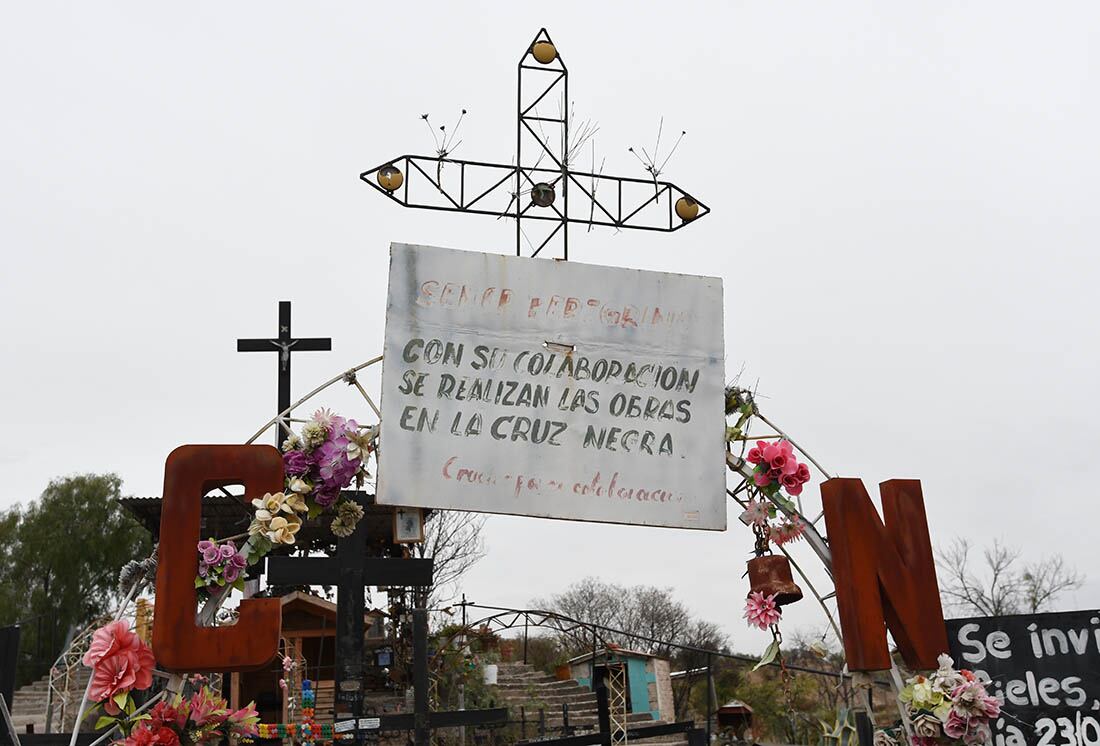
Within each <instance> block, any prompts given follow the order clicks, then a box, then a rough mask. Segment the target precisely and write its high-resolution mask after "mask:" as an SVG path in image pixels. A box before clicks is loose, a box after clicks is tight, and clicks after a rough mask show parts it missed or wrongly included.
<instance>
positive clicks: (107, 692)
mask: <svg viewBox="0 0 1100 746" xmlns="http://www.w3.org/2000/svg"><path fill="white" fill-rule="evenodd" d="M136 683H137V674H136V673H135V671H134V669H133V668H132V667H131V665H130V658H129V656H127V655H125V654H119V655H112V656H108V657H107V658H104V659H103V660H101V661H100V662H99V663H97V664H96V665H95V668H94V669H92V681H91V687H90V688H89V689H88V697H89V698H90V699H92V700H94V701H96V702H103V709H105V710H106V711H107V713H108V714H110V715H117V714H118V713H119V707H118V705H117V704H116V703H115V700H114V698H115V697H116V696H117V695H119V694H125V693H127V692H129V691H130V690H131V689H133V688H134V685H135V684H136Z"/></svg>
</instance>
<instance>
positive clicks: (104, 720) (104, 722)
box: [95, 715, 115, 730]
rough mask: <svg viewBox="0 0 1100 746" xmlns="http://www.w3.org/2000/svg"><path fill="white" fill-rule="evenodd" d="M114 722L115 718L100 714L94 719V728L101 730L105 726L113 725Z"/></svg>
mask: <svg viewBox="0 0 1100 746" xmlns="http://www.w3.org/2000/svg"><path fill="white" fill-rule="evenodd" d="M114 724H115V719H114V718H112V717H107V716H106V715H101V716H100V718H99V720H96V721H95V729H96V730H102V729H104V728H106V727H107V726H110V725H114Z"/></svg>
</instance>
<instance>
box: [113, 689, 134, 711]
mask: <svg viewBox="0 0 1100 746" xmlns="http://www.w3.org/2000/svg"><path fill="white" fill-rule="evenodd" d="M129 698H130V693H129V692H119V693H118V694H116V695H115V697H114V699H115V704H116V705H118V709H120V710H121V709H122V708H124V707H125V706H126V700H128V699H129Z"/></svg>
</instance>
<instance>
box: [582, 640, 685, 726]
mask: <svg viewBox="0 0 1100 746" xmlns="http://www.w3.org/2000/svg"><path fill="white" fill-rule="evenodd" d="M593 659H594V660H595V665H593ZM611 666H622V667H623V668H624V669H625V672H626V706H627V711H628V712H631V713H647V714H648V715H649V716H650V717H652V718H653V719H654V720H663V721H665V722H668V723H671V722H674V721H675V720H676V708H675V704H674V702H673V698H672V681H671V680H670V679H669V662H668V659H667V658H662V657H661V656H657V655H652V654H650V653H642V652H639V651H637V650H627V649H626V648H618V647H612V648H610V649H608V648H604V649H601V650H597V651H596V653H595V656H593V654H592V653H586V654H584V655H581V656H577V657H576V658H573V659H572V660H570V661H569V667H570V672H571V675H572V678H574V679H576V680H577V683H579V684H580V685H581V686H586V687H588V688H589V689H594V688H595V687H596V686H598V685H599V684H600V682H601V681H603V680H605V679H606V677H607V671H608V669H609V667H611Z"/></svg>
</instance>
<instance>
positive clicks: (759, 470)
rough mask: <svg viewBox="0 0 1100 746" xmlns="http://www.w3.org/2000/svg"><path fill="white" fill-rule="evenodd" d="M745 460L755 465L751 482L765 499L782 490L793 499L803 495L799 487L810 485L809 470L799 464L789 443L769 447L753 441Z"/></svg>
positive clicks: (767, 444)
mask: <svg viewBox="0 0 1100 746" xmlns="http://www.w3.org/2000/svg"><path fill="white" fill-rule="evenodd" d="M745 460H746V461H748V462H749V463H750V464H754V465H755V466H754V468H753V477H752V478H753V482H755V483H756V486H757V487H758V488H760V490H761V491H762V492H763V493H764V494H766V495H767V496H768V497H774V496H776V495H777V494H779V489H780V487H782V488H783V489H784V490H786V491H787V493H788V494H789V495H791V496H792V497H798V496H799V495H801V494H802V485H804V484H806V482H808V481H810V467H808V466H806V464H800V463H798V459H797V458H795V455H794V447H793V446H792V445H791V442H790V441H789V440H779V441H776V442H775V443H769V442H767V441H766V440H758V441H756V445H755V446H754V447H752V448H750V449H749V452H748V453H747V454H746V455H745Z"/></svg>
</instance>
